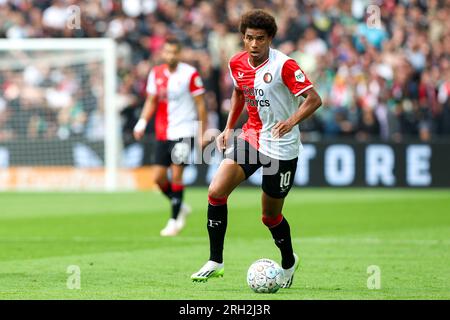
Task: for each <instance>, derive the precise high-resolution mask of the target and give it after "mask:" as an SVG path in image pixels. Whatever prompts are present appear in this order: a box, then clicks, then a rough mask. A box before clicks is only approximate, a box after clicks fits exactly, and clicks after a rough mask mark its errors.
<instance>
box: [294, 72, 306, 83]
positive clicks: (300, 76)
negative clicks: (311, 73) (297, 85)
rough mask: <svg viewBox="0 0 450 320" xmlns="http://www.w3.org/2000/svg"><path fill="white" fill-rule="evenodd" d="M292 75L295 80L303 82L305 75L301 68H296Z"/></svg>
mask: <svg viewBox="0 0 450 320" xmlns="http://www.w3.org/2000/svg"><path fill="white" fill-rule="evenodd" d="M294 75H295V80H296V81H297V82H305V75H304V74H303V72H302V70H300V69H298V70H297V71H295V73H294Z"/></svg>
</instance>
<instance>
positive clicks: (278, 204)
mask: <svg viewBox="0 0 450 320" xmlns="http://www.w3.org/2000/svg"><path fill="white" fill-rule="evenodd" d="M261 204H262V214H263V215H264V216H266V217H271V218H275V217H276V216H278V215H279V214H280V213H282V211H283V204H284V198H273V197H271V196H269V195H268V194H267V193H265V192H264V191H263V193H262V197H261Z"/></svg>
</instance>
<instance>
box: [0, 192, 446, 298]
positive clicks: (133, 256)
mask: <svg viewBox="0 0 450 320" xmlns="http://www.w3.org/2000/svg"><path fill="white" fill-rule="evenodd" d="M260 192H261V191H260V189H256V188H255V189H253V188H238V189H237V190H236V191H235V192H234V193H233V194H232V195H231V197H230V198H229V223H228V231H227V237H226V242H225V276H224V278H221V279H211V280H210V281H209V282H208V283H192V282H191V281H190V278H189V277H190V275H191V273H193V272H195V271H197V269H198V268H199V267H201V266H202V264H203V263H204V262H205V261H206V260H207V258H208V237H207V230H206V220H205V215H206V213H205V209H206V196H207V195H206V189H205V188H188V189H187V191H186V202H187V203H189V204H190V205H191V206H192V207H193V211H194V212H193V214H192V215H191V216H190V218H189V220H188V224H187V226H186V229H184V230H183V232H182V233H181V234H180V235H179V236H178V237H175V238H161V237H160V236H159V231H160V229H161V228H162V227H163V226H164V225H165V223H166V220H167V219H168V216H169V213H168V212H169V203H168V201H167V200H166V199H165V198H164V197H163V195H161V194H159V193H153V192H147V193H144V192H142V193H110V194H101V193H0V299H165V300H166V299H167V300H172V299H282V300H284V299H296V300H302V299H450V192H449V190H448V189H447V190H386V189H384V190H380V189H303V190H302V189H300V188H296V189H293V190H292V191H291V193H290V194H289V196H288V198H287V200H286V204H285V209H284V214H285V216H286V217H287V219H288V221H289V223H290V225H291V231H292V236H293V243H294V248H295V251H296V252H297V253H298V254H299V255H300V257H301V264H300V270H299V272H298V273H297V275H296V277H295V280H294V284H293V286H292V288H291V289H281V290H280V291H278V292H277V293H276V294H271V295H270V294H269V295H268V294H256V293H253V292H252V291H251V290H250V289H249V288H248V287H247V284H246V273H247V268H248V267H249V266H250V264H251V263H252V262H253V261H255V260H257V259H259V258H262V257H266V258H270V259H274V260H276V261H278V262H279V261H280V257H279V252H278V249H277V248H276V247H275V245H274V244H273V240H272V239H271V236H270V233H269V231H268V230H267V229H266V227H265V226H264V225H263V224H262V223H261V218H260V216H261V210H260ZM70 265H76V266H79V268H80V270H81V274H80V279H81V288H80V289H68V288H67V279H68V277H70V276H71V274H70V273H67V268H68V266H70ZM371 265H376V266H378V267H379V268H380V271H381V275H380V276H381V278H380V279H381V288H380V289H378V290H377V289H374V290H369V289H368V288H367V280H368V277H369V276H370V274H368V271H367V268H368V267H369V266H371Z"/></svg>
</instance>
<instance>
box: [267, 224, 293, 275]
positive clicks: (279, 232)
mask: <svg viewBox="0 0 450 320" xmlns="http://www.w3.org/2000/svg"><path fill="white" fill-rule="evenodd" d="M269 230H270V232H271V233H272V237H273V240H274V241H275V245H276V246H277V247H278V248H279V249H280V252H281V266H282V267H283V269H289V268H291V267H292V266H293V265H294V263H295V259H294V250H293V249H292V241H291V229H290V227H289V223H288V222H287V220H286V218H284V217H283V220H281V222H280V223H279V224H278V225H277V226H275V227H272V228H269Z"/></svg>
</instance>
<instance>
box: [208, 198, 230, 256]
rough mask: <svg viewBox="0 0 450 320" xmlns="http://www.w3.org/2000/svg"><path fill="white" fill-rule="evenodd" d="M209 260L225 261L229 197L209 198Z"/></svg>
mask: <svg viewBox="0 0 450 320" xmlns="http://www.w3.org/2000/svg"><path fill="white" fill-rule="evenodd" d="M208 202H209V203H208V224H207V226H208V234H209V253H210V255H209V260H212V261H215V262H217V263H222V262H223V243H224V240H225V232H226V231H227V220H228V207H227V198H226V197H225V198H221V199H216V198H211V197H209V198H208Z"/></svg>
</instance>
